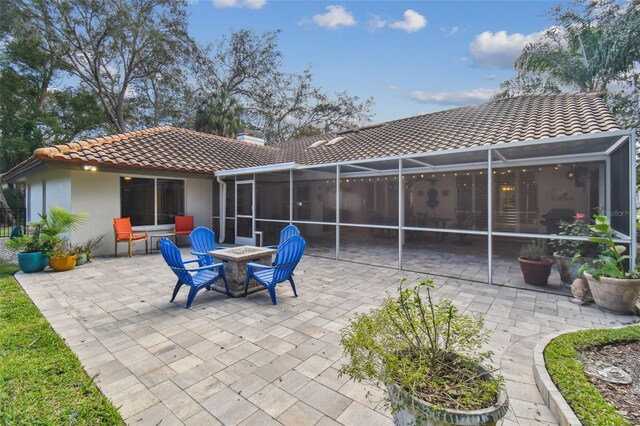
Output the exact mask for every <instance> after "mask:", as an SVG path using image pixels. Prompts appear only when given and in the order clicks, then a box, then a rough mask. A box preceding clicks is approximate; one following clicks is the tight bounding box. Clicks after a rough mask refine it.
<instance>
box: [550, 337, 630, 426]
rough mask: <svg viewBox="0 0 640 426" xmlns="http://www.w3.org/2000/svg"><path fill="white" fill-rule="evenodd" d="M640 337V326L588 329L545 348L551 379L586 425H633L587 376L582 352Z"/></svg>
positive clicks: (554, 341) (557, 340) (555, 341)
mask: <svg viewBox="0 0 640 426" xmlns="http://www.w3.org/2000/svg"><path fill="white" fill-rule="evenodd" d="M637 341H640V326H637V325H633V326H629V327H624V328H618V329H608V330H586V331H578V332H575V333H569V334H564V335H562V336H560V337H557V338H555V339H553V340H552V341H551V343H550V344H549V345H548V346H547V347H546V348H545V351H544V359H545V363H546V365H547V370H548V371H549V375H550V376H551V379H552V380H553V382H554V383H555V384H556V386H557V387H558V389H559V390H560V392H561V393H562V396H564V398H565V399H566V400H567V402H568V403H569V405H570V406H571V408H572V409H573V411H574V412H575V413H576V415H577V416H578V419H580V421H581V422H582V423H583V424H585V425H594V426H595V425H598V426H599V425H629V424H630V423H629V421H628V420H627V419H625V418H624V417H622V416H621V415H619V414H618V413H617V412H616V409H615V408H614V407H613V406H612V405H611V404H609V403H607V402H606V401H605V400H604V399H603V398H602V396H601V395H600V393H599V392H598V390H597V389H596V388H595V387H594V386H593V385H592V384H591V383H589V381H588V380H587V378H586V376H585V373H584V371H583V369H582V363H581V362H580V358H579V356H578V352H580V351H582V350H584V349H587V348H590V347H594V346H603V345H609V344H612V343H625V342H637Z"/></svg>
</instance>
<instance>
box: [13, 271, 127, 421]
mask: <svg viewBox="0 0 640 426" xmlns="http://www.w3.org/2000/svg"><path fill="white" fill-rule="evenodd" d="M16 270H17V268H16V267H15V265H7V264H0V424H1V425H23V424H29V425H88V424H91V425H96V424H106V425H122V424H124V422H123V421H122V418H121V417H120V414H119V413H118V411H117V410H116V409H115V408H114V407H113V405H111V403H110V402H109V401H108V400H107V398H106V397H105V396H104V395H102V393H100V391H99V390H98V388H97V387H96V385H95V384H94V383H93V381H92V379H91V378H90V377H89V376H87V374H86V373H85V372H84V370H83V369H82V366H81V365H80V361H78V358H77V357H76V356H75V355H74V354H73V352H72V351H71V349H69V347H67V346H66V345H65V343H64V341H63V340H62V339H61V338H60V336H58V335H57V334H56V333H55V332H54V331H53V329H52V328H51V326H50V325H49V323H48V322H47V321H46V320H45V319H44V317H43V316H42V314H41V313H40V311H38V309H37V308H36V307H35V306H34V305H33V303H31V300H30V299H29V297H28V296H27V295H26V294H25V293H24V292H23V291H22V289H21V288H20V286H19V285H18V283H17V282H16V281H15V279H14V278H13V276H12V274H13V273H14V272H15V271H16Z"/></svg>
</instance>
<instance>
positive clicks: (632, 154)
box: [629, 133, 638, 266]
mask: <svg viewBox="0 0 640 426" xmlns="http://www.w3.org/2000/svg"><path fill="white" fill-rule="evenodd" d="M635 164H636V141H635V133H631V136H630V137H629V234H630V237H631V238H630V240H631V244H630V247H629V255H630V256H631V262H630V263H631V264H632V265H634V266H635V265H636V257H637V254H638V253H637V251H638V247H637V244H638V243H637V240H636V234H637V231H638V230H637V229H636V225H637V223H636V218H637V212H638V206H637V205H636V202H637V200H636V185H637V182H636V173H634V166H635Z"/></svg>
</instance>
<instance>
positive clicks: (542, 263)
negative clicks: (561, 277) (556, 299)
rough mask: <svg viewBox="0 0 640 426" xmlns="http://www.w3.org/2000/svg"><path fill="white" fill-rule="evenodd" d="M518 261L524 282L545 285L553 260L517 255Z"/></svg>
mask: <svg viewBox="0 0 640 426" xmlns="http://www.w3.org/2000/svg"><path fill="white" fill-rule="evenodd" d="M518 262H519V263H520V270H521V271H522V276H523V277H524V282H525V283H527V284H531V285H537V286H543V285H547V281H548V280H549V275H551V267H552V266H553V260H551V259H544V260H529V259H524V258H522V257H519V258H518Z"/></svg>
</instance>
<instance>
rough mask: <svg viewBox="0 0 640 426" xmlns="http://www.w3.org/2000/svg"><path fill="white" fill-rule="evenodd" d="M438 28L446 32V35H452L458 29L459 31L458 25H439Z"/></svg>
mask: <svg viewBox="0 0 640 426" xmlns="http://www.w3.org/2000/svg"><path fill="white" fill-rule="evenodd" d="M440 30H441V31H444V32H445V33H447V35H449V36H452V35H454V34H456V33H457V32H458V31H460V27H458V26H457V25H456V26H455V27H451V28H447V27H440Z"/></svg>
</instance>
